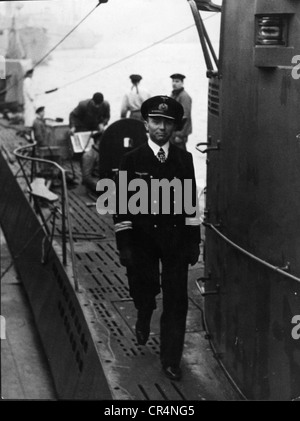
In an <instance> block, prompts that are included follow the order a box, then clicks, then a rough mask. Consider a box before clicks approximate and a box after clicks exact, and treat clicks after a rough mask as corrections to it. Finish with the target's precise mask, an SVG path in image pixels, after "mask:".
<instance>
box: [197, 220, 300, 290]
mask: <svg viewBox="0 0 300 421" xmlns="http://www.w3.org/2000/svg"><path fill="white" fill-rule="evenodd" d="M203 225H204V226H205V227H208V228H211V229H212V230H213V231H214V232H215V233H216V234H217V235H218V236H219V237H221V238H222V239H223V240H224V241H226V242H227V243H228V244H230V245H231V246H232V247H234V248H235V249H236V250H238V251H240V252H241V253H243V254H245V255H246V256H248V257H250V258H251V259H252V260H255V261H256V262H258V263H260V264H262V265H264V266H266V267H268V268H269V269H271V270H273V271H275V272H277V273H279V274H280V275H283V276H285V277H287V278H290V279H292V280H293V281H296V282H299V283H300V278H297V277H296V276H294V275H291V274H290V273H287V272H285V271H284V270H283V269H281V268H279V267H276V266H273V265H271V264H270V263H268V262H266V261H265V260H262V259H260V258H259V257H257V256H255V255H254V254H251V253H249V252H248V251H247V250H245V249H243V248H242V247H240V246H238V245H237V244H235V243H234V242H233V241H231V240H230V239H229V238H227V237H226V236H225V235H224V234H222V233H221V232H220V231H219V230H218V229H217V228H216V227H215V226H214V225H213V224H211V223H207V222H204V223H203Z"/></svg>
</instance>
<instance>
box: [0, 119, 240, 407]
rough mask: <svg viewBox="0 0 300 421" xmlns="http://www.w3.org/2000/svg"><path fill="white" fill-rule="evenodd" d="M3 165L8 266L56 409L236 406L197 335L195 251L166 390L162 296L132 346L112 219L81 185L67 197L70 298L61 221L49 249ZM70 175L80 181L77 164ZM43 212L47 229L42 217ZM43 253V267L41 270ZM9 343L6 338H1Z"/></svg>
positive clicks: (130, 308)
mask: <svg viewBox="0 0 300 421" xmlns="http://www.w3.org/2000/svg"><path fill="white" fill-rule="evenodd" d="M0 123H1V122H0ZM0 139H1V143H2V144H3V145H4V146H5V147H6V148H7V149H8V150H9V152H12V149H13V146H12V145H13V144H14V147H15V146H18V145H19V144H20V143H22V142H24V141H23V140H22V138H20V137H18V135H17V130H15V129H14V128H11V127H9V125H7V124H4V125H1V126H0ZM4 155H5V154H1V156H0V160H1V163H0V195H1V202H0V223H1V227H2V229H3V232H4V234H5V237H6V240H7V243H8V246H9V248H10V252H11V254H12V256H14V257H15V259H14V263H15V267H16V270H17V271H18V273H19V275H20V278H21V281H22V283H23V285H24V288H25V291H26V294H27V297H28V300H29V303H30V306H31V309H32V313H33V317H34V320H35V324H36V327H37V330H38V333H39V337H40V339H41V342H42V344H43V348H44V350H45V354H46V358H47V360H48V362H49V367H50V370H51V374H52V377H53V381H54V384H55V388H56V393H57V397H58V399H97V400H110V399H115V400H148V401H154V400H165V401H172V400H174V401H176V400H184V401H187V400H190V401H202V400H221V401H223V400H224V401H225V400H239V399H240V395H239V394H238V392H237V391H236V390H235V388H234V387H233V385H232V383H230V381H229V379H228V378H227V377H226V376H225V374H224V372H223V370H222V368H221V366H220V364H219V362H218V359H217V358H216V357H217V356H216V355H214V353H213V350H212V348H211V347H210V343H209V341H208V339H209V337H208V335H207V334H206V331H205V326H204V322H203V320H204V318H203V307H204V303H203V301H204V298H203V297H202V296H201V294H200V291H199V289H198V287H197V280H198V279H199V278H201V276H203V249H202V250H201V257H200V259H199V262H198V263H197V265H195V266H193V267H191V268H190V270H189V312H188V318H187V329H186V336H185V346H184V353H183V360H182V370H183V378H182V380H181V381H180V382H174V381H170V380H168V379H167V378H166V377H165V376H164V374H163V372H162V369H161V366H160V359H159V344H160V341H159V318H160V313H161V303H162V300H161V297H160V296H158V298H157V304H158V306H157V307H158V308H157V310H156V311H155V312H154V314H153V319H152V323H151V333H150V338H149V340H148V343H147V345H146V346H141V345H138V343H137V341H136V338H135V332H134V326H135V321H136V310H135V308H134V304H133V301H132V299H131V298H130V296H129V291H128V285H127V279H126V270H125V268H124V267H122V266H121V265H120V263H119V258H118V251H117V249H116V245H115V237H114V230H113V221H112V218H111V216H109V215H108V216H100V215H99V214H98V213H97V211H96V206H95V205H93V204H92V203H91V198H90V197H89V196H87V195H86V191H85V189H84V187H83V186H82V185H81V184H80V183H79V184H78V185H77V186H76V187H75V188H72V189H68V203H69V212H70V215H71V218H72V237H73V244H74V250H73V252H74V256H75V264H76V278H77V281H78V285H79V290H78V291H76V289H75V288H74V277H73V275H74V273H73V272H72V270H71V269H72V268H71V265H70V262H71V259H70V255H71V250H70V243H69V242H67V263H66V264H65V265H64V264H63V261H62V247H61V234H62V229H63V228H62V227H63V225H62V218H61V216H60V215H58V217H57V220H56V222H55V226H53V227H50V231H52V229H51V228H53V233H54V240H53V241H52V242H49V238H48V237H49V235H48V234H47V232H46V230H45V227H44V226H43V224H42V221H41V218H40V217H38V216H37V215H36V213H35V212H34V209H33V206H32V204H31V203H30V200H29V197H28V194H27V192H26V191H25V184H24V180H23V179H22V178H20V179H19V176H20V174H18V176H17V177H16V173H17V172H18V164H17V162H10V163H9V162H7V160H6V159H4ZM74 168H75V171H76V174H77V175H78V177H79V179H80V166H79V165H78V163H76V162H75V163H74ZM53 192H54V193H55V194H58V195H59V189H57V188H53ZM44 211H45V215H46V216H45V218H46V219H47V215H48V214H49V209H47V208H46V209H44ZM49 221H50V222H49V223H50V225H51V220H50V219H49ZM67 240H68V236H67ZM45 247H46V248H47V259H44V260H43V257H45V256H44V252H45ZM11 311H13V310H12V309H11ZM7 317H8V319H9V318H10V317H13V315H9V314H8V315H7ZM8 326H9V324H8ZM11 334H12V333H11V332H10V330H9V329H8V330H7V332H6V335H7V337H8V338H9V337H10V335H11ZM2 380H3V379H2ZM16 398H17V397H16Z"/></svg>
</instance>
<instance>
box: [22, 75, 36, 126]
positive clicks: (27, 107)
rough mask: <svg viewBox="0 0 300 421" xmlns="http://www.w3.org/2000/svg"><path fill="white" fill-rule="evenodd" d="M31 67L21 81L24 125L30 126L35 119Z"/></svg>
mask: <svg viewBox="0 0 300 421" xmlns="http://www.w3.org/2000/svg"><path fill="white" fill-rule="evenodd" d="M33 72H34V71H33V69H30V70H28V71H27V72H26V74H25V77H24V81H23V99H24V125H25V126H26V127H32V125H33V122H34V120H35V117H36V115H35V91H34V87H33V83H32V76H33Z"/></svg>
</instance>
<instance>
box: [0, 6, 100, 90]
mask: <svg viewBox="0 0 300 421" xmlns="http://www.w3.org/2000/svg"><path fill="white" fill-rule="evenodd" d="M102 2H103V3H105V2H106V1H105V0H99V3H98V4H97V5H96V6H95V7H94V8H93V9H92V10H91V11H90V12H89V13H88V14H87V15H86V16H85V17H84V18H83V19H81V21H80V22H79V23H77V25H75V26H74V28H72V29H71V30H70V31H69V32H68V33H67V34H66V35H65V36H64V37H63V38H62V39H61V40H60V41H59V42H58V43H57V44H56V45H54V47H52V48H51V49H50V50H49V51H48V52H47V53H46V54H45V55H44V56H43V57H42V58H41V59H40V60H39V61H38V62H37V63H35V65H34V66H33V67H32V69H31V70H34V69H35V68H36V67H37V66H38V65H40V64H41V63H42V62H43V61H44V60H45V59H46V58H47V57H48V56H49V55H50V54H51V53H52V52H53V51H54V50H55V49H56V48H57V47H58V46H59V45H60V44H61V43H62V42H63V41H65V39H66V38H68V36H70V35H71V34H72V33H73V32H74V31H75V30H76V29H77V28H78V27H79V26H80V25H81V24H82V23H83V22H84V21H85V20H86V19H87V18H88V17H89V16H90V15H91V14H92V13H93V12H94V11H95V10H96V8H97V7H98V6H100V5H101V4H102ZM22 79H23V77H22V78H20V79H17V80H16V81H15V83H13V84H12V85H11V86H10V87H9V88H7V89H3V90H2V91H0V95H2V94H6V93H7V92H9V91H10V90H11V89H12V88H13V87H15V86H16V85H17V84H18V83H19V82H20V81H21V80H22Z"/></svg>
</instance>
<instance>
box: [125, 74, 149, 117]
mask: <svg viewBox="0 0 300 421" xmlns="http://www.w3.org/2000/svg"><path fill="white" fill-rule="evenodd" d="M129 78H130V80H131V83H132V86H131V90H130V91H129V92H128V93H127V94H125V95H124V97H123V101H122V106H121V118H135V119H137V120H143V118H142V115H141V106H142V103H143V102H144V101H146V99H148V98H150V94H149V92H147V91H145V90H143V89H141V88H140V82H141V80H142V76H141V75H135V74H134V75H130V76H129Z"/></svg>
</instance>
